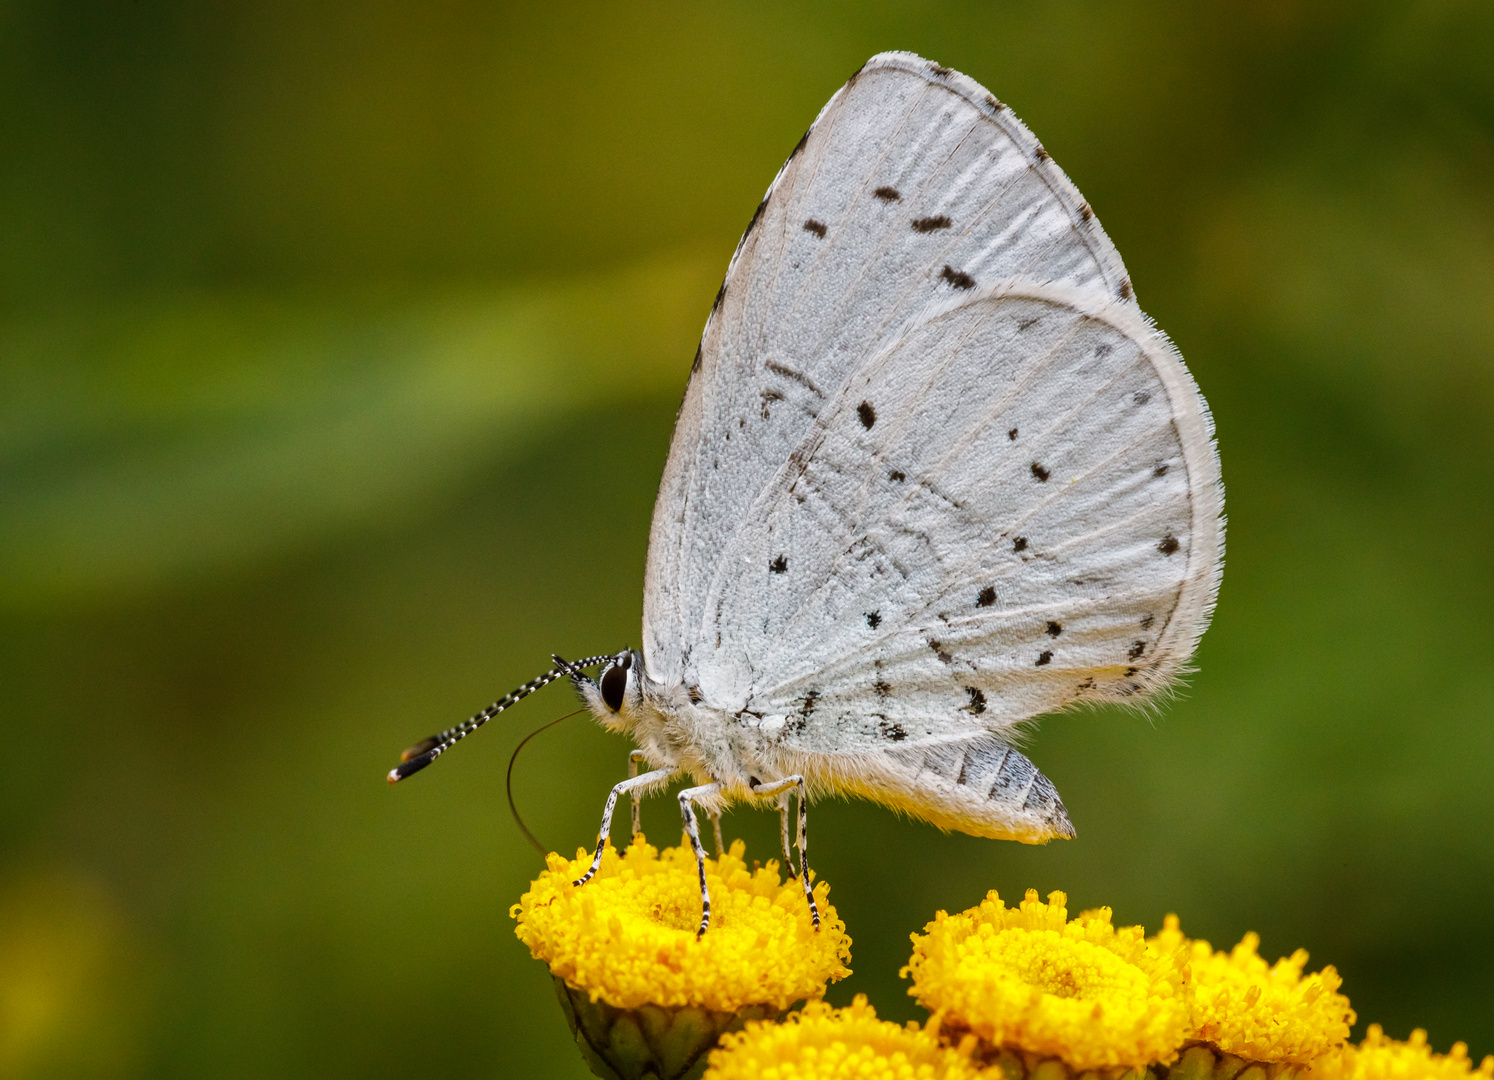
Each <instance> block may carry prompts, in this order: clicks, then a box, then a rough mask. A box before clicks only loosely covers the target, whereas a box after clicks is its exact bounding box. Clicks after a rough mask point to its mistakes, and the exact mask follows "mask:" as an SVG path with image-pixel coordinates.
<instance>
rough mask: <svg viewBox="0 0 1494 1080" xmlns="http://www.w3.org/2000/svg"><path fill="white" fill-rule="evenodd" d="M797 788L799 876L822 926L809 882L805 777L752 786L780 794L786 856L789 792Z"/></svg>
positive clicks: (758, 790)
mask: <svg viewBox="0 0 1494 1080" xmlns="http://www.w3.org/2000/svg"><path fill="white" fill-rule="evenodd" d="M794 788H797V789H798V791H797V794H798V796H799V877H800V879H801V880H802V881H803V882H804V899H805V900H808V901H809V916H810V918H811V919H813V920H814V928H815V929H816V930H818V929H819V928H820V906H819V905H818V904H816V903H815V902H814V889H813V888H812V887H811V886H810V884H809V800H808V799H807V798H806V797H805V796H806V791H805V788H804V777H802V776H799V775H797V774H795V775H794V776H785V777H784V778H783V779H782V780H779V781H776V782H775V783H772V784H763V783H757V784H754V785H753V786H752V791H753V793H754V794H757V795H763V796H767V795H778V796H780V799H779V802H778V806H779V808H780V811H781V814H782V816H781V818H780V819H779V820H780V821H781V822H782V827H783V847H784V856H785V858H787V855H788V798H787V796H788V793H789V791H790V790H791V789H794Z"/></svg>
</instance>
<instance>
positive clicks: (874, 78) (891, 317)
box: [644, 53, 1131, 683]
mask: <svg viewBox="0 0 1494 1080" xmlns="http://www.w3.org/2000/svg"><path fill="white" fill-rule="evenodd" d="M1013 275H1027V276H1029V277H1033V278H1036V279H1039V280H1048V281H1054V282H1058V283H1061V284H1065V285H1069V286H1072V287H1075V288H1080V289H1088V290H1090V291H1092V292H1094V293H1095V294H1096V295H1102V296H1106V297H1117V298H1121V299H1125V298H1128V297H1129V296H1130V291H1131V286H1130V282H1129V279H1128V278H1127V276H1126V272H1125V268H1124V266H1123V265H1122V264H1121V260H1120V257H1119V256H1118V255H1117V254H1116V252H1115V249H1114V247H1113V246H1112V245H1111V244H1110V241H1109V240H1108V239H1107V238H1106V236H1105V234H1104V232H1103V230H1102V229H1101V228H1100V225H1099V222H1098V221H1097V220H1096V219H1095V217H1094V215H1093V213H1092V212H1091V211H1090V209H1089V206H1088V204H1087V203H1085V202H1084V200H1083V198H1082V197H1081V196H1080V194H1079V192H1078V191H1077V190H1076V189H1075V188H1074V186H1073V184H1071V183H1070V182H1069V180H1068V178H1067V177H1065V176H1064V174H1063V172H1062V171H1061V170H1060V169H1059V168H1058V167H1057V166H1056V165H1055V164H1053V162H1052V161H1051V160H1050V159H1049V157H1048V155H1047V153H1046V152H1045V151H1044V150H1043V149H1042V147H1041V146H1040V145H1039V143H1038V142H1037V140H1036V139H1035V138H1033V136H1032V134H1031V132H1029V131H1028V130H1027V129H1026V128H1025V127H1024V126H1023V125H1022V124H1021V122H1020V121H1018V120H1017V119H1016V118H1015V117H1014V116H1012V114H1011V112H1010V111H1009V110H1007V109H1006V108H1005V107H1004V106H1003V105H1001V103H1000V102H998V101H997V100H996V99H995V98H994V97H992V96H991V95H990V94H989V93H987V92H986V91H985V89H984V88H982V87H981V86H980V85H979V84H977V83H975V82H974V81H973V80H971V79H968V78H966V77H965V76H963V75H960V74H959V73H957V72H953V71H951V70H949V69H947V68H942V67H940V66H938V65H936V64H932V63H929V62H928V61H926V60H922V59H920V58H919V57H916V56H913V55H911V54H908V53H886V54H883V55H881V56H877V57H874V58H873V59H872V60H871V61H869V62H868V63H867V64H866V66H865V67H863V68H862V69H861V71H859V72H858V73H857V74H856V75H855V76H853V77H852V79H851V80H850V82H848V83H847V84H846V85H845V86H844V87H843V88H842V89H841V90H840V91H839V92H838V93H837V94H836V95H835V96H834V97H833V98H832V99H831V100H830V102H829V104H827V105H826V106H825V108H824V110H823V111H822V112H821V114H820V116H819V118H818V119H817V120H816V121H815V123H814V125H813V126H812V127H811V128H810V129H809V131H808V132H807V133H806V134H805V137H804V139H803V140H801V142H800V144H799V146H798V147H797V148H796V149H795V151H794V153H793V154H792V155H791V156H790V158H789V160H788V162H787V163H786V164H785V165H784V167H783V169H782V170H781V171H780V173H779V175H778V177H777V179H776V180H774V182H773V185H772V186H771V187H770V188H769V190H768V194H767V196H766V197H765V198H764V199H763V202H762V204H761V205H760V206H759V207H758V210H757V213H756V214H755V215H754V216H753V219H752V223H751V224H750V225H749V226H748V228H747V231H746V233H745V234H744V235H743V237H742V241H741V243H740V244H739V245H738V248H737V252H736V254H735V256H734V257H733V259H732V262H731V265H730V267H729V268H728V270H727V274H726V280H725V282H724V283H723V285H722V288H721V292H720V293H719V294H718V295H717V298H716V304H715V306H714V307H713V309H712V313H711V316H710V319H709V320H708V322H707V324H706V330H705V334H704V336H703V338H702V341H701V346H700V351H699V353H698V354H697V357H696V363H695V365H694V368H693V370H692V375H691V379H690V384H689V387H688V389H687V390H686V394H685V400H684V402H683V404H682V406H681V409H680V415H679V419H678V422H677V425H676V429H675V435H674V441H673V443H672V444H671V447H670V453H669V459H668V462H667V464H666V466H665V472H664V478H663V481H662V483H661V485H660V489H659V498H658V502H657V504H656V507H655V512H654V522H653V530H652V533H651V535H650V540H649V559H648V572H647V580H646V587H645V596H644V655H645V658H646V663H647V667H648V671H649V674H650V675H651V676H652V677H653V678H655V679H657V680H661V681H665V682H668V683H676V682H679V681H686V682H690V683H695V682H698V672H697V671H696V669H695V658H696V656H697V653H698V650H699V649H701V648H702V647H707V646H708V647H710V648H714V647H715V633H716V631H715V630H714V629H709V628H708V626H707V624H708V623H711V624H712V625H713V626H714V625H716V624H718V623H719V620H717V619H716V618H715V616H714V614H713V613H711V612H709V611H708V610H707V605H706V597H707V594H708V593H709V592H710V589H711V583H712V580H713V579H714V578H715V576H716V574H717V571H718V569H719V566H720V556H721V552H722V551H723V550H724V549H725V547H726V546H727V544H728V543H730V542H731V539H732V537H733V536H734V535H735V533H736V532H737V530H738V529H739V528H741V527H742V526H743V525H744V524H745V523H746V520H747V515H748V511H749V508H750V507H751V506H752V505H753V503H754V502H755V501H756V500H757V499H758V497H759V496H760V494H761V493H762V491H763V489H764V487H765V486H766V485H767V484H768V483H769V482H770V481H771V479H772V478H773V476H774V474H775V473H776V471H777V470H778V469H779V467H780V466H781V465H782V464H783V462H784V461H785V460H786V459H787V457H788V455H789V454H790V453H791V452H792V451H793V450H794V448H795V447H796V446H798V445H799V443H800V442H801V441H802V439H803V437H804V434H805V432H806V431H807V430H808V428H809V426H810V425H811V424H812V423H813V422H814V420H815V418H816V417H817V416H818V415H819V413H820V412H821V410H822V409H823V408H824V407H825V405H826V404H827V402H828V401H829V400H830V399H831V396H832V395H833V394H834V393H835V392H836V391H837V389H838V388H839V387H840V386H841V384H842V383H843V381H844V380H845V378H846V377H847V375H848V373H849V372H850V371H851V369H852V368H853V367H854V366H855V365H856V364H858V363H861V362H863V361H865V359H866V358H867V357H868V356H870V355H872V354H873V353H874V352H876V350H877V348H878V347H879V346H880V345H882V344H883V343H884V342H885V341H886V340H887V339H888V338H889V337H890V336H891V335H892V334H893V333H894V332H895V331H896V330H897V329H898V328H899V327H901V326H902V325H903V324H904V323H906V322H907V321H908V320H909V318H911V317H912V316H913V315H914V314H916V313H917V312H918V311H920V310H922V309H923V308H924V307H925V306H927V305H928V304H929V303H931V302H937V301H939V300H941V299H945V298H948V297H951V296H958V295H960V294H962V293H967V292H969V291H971V290H973V289H975V288H976V287H977V286H979V285H980V284H984V283H989V282H993V281H996V280H1000V279H1003V278H1006V277H1010V276H1013Z"/></svg>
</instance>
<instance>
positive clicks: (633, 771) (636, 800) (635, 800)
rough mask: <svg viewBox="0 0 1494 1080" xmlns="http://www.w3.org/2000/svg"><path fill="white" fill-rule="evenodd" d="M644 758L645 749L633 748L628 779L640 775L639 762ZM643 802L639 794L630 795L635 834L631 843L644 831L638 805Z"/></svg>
mask: <svg viewBox="0 0 1494 1080" xmlns="http://www.w3.org/2000/svg"><path fill="white" fill-rule="evenodd" d="M642 760H643V751H642V750H633V751H631V752H630V753H629V754H628V779H629V780H631V779H633V777H635V776H637V775H638V763H639V762H640V761H642ZM642 802H643V799H642V798H641V797H639V796H637V795H632V794H630V795H629V796H628V807H629V808H630V809H631V810H632V811H633V835H632V837H631V838H630V839H629V840H628V843H630V844H631V843H633V842H634V841H635V840H637V839H638V834H639V833H641V832H642V831H643V825H642V823H641V822H640V821H639V820H638V807H639V804H640V803H642Z"/></svg>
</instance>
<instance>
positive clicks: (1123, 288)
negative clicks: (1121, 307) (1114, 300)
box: [1115, 278, 1133, 300]
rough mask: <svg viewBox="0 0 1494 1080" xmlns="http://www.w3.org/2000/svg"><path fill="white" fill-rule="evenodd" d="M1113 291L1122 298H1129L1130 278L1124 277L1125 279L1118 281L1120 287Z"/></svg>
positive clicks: (1130, 290) (1130, 291)
mask: <svg viewBox="0 0 1494 1080" xmlns="http://www.w3.org/2000/svg"><path fill="white" fill-rule="evenodd" d="M1115 291H1116V293H1117V295H1119V296H1120V298H1121V299H1122V300H1129V299H1131V293H1132V291H1133V290H1132V289H1131V279H1130V278H1126V280H1125V281H1122V282H1121V283H1120V288H1118V289H1116V290H1115Z"/></svg>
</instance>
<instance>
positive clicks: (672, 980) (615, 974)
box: [509, 836, 851, 1012]
mask: <svg viewBox="0 0 1494 1080" xmlns="http://www.w3.org/2000/svg"><path fill="white" fill-rule="evenodd" d="M744 851H745V848H744V847H743V845H742V842H741V841H737V842H735V843H733V844H732V845H731V850H730V851H729V852H728V853H726V854H725V855H722V856H721V857H720V858H718V859H707V860H706V880H707V883H708V885H709V887H710V890H711V928H710V930H709V932H707V933H706V934H705V935H704V936H703V937H701V938H699V939H697V938H696V928H697V927H698V926H699V925H700V883H699V878H698V877H697V874H696V865H695V856H694V854H693V853H692V852H691V851H690V849H689V847H688V846H686V845H684V844H682V845H681V846H679V847H675V848H667V849H665V850H664V851H659V850H658V849H657V848H654V847H653V846H651V845H650V844H648V843H647V842H646V841H645V840H644V838H643V837H642V836H640V837H638V839H637V841H636V842H635V843H633V844H632V845H631V846H630V847H629V848H628V850H627V852H626V853H624V854H621V855H620V854H618V852H617V851H616V850H614V849H613V848H612V847H610V846H609V847H608V848H607V849H606V851H604V852H603V854H602V866H601V869H600V871H599V872H598V873H597V875H596V877H594V878H593V879H592V880H591V881H589V882H587V883H586V884H585V885H583V886H581V887H579V888H577V887H576V886H574V885H572V884H571V883H572V882H573V881H575V880H576V879H577V878H579V877H580V876H581V875H582V873H584V872H585V870H586V868H587V867H588V866H589V865H590V863H591V857H590V855H588V854H587V853H586V852H585V851H578V852H577V855H576V858H575V859H574V860H568V859H566V858H565V857H564V856H561V855H556V854H551V855H550V856H549V859H548V860H547V863H548V866H547V869H546V870H545V872H544V873H543V874H541V875H540V876H539V877H538V878H537V879H535V881H534V883H533V884H532V885H531V887H530V890H529V891H528V892H527V893H525V894H524V895H523V897H522V898H521V899H520V901H519V903H518V904H516V905H514V907H513V908H512V909H511V910H510V912H509V914H510V915H512V916H513V917H514V918H515V919H517V920H518V923H519V925H518V927H517V928H516V930H515V933H516V934H517V935H518V937H519V940H521V941H523V942H524V944H525V945H527V946H529V951H530V952H531V953H533V954H534V956H535V957H536V958H537V959H539V960H543V961H544V962H545V963H546V964H547V965H548V966H549V968H550V971H551V973H552V974H553V975H555V976H557V977H558V978H561V979H564V980H565V981H566V983H568V984H569V985H571V986H573V987H576V988H577V989H579V990H583V991H585V992H586V993H587V994H588V995H589V996H590V998H591V1000H592V1001H604V1002H606V1003H607V1004H609V1005H614V1006H617V1007H618V1008H623V1009H632V1008H636V1007H638V1006H641V1005H644V1004H653V1005H660V1006H665V1007H677V1006H698V1007H701V1008H705V1009H710V1010H713V1011H717V1012H737V1011H740V1010H741V1009H742V1008H744V1007H746V1006H749V1005H766V1006H770V1007H772V1008H773V1009H775V1010H782V1009H785V1008H787V1007H788V1006H789V1005H791V1004H793V1003H794V1002H796V1001H802V1000H804V999H806V998H808V999H816V998H819V997H821V996H823V995H824V992H825V986H826V984H827V983H829V982H833V981H835V980H837V979H842V978H844V977H845V976H847V975H849V974H850V971H849V970H848V969H847V968H846V966H845V965H846V962H847V961H848V960H849V959H850V945H851V939H850V938H849V937H847V936H846V932H845V924H844V923H843V922H841V920H840V918H839V916H837V915H836V912H835V908H834V907H832V906H831V905H830V903H829V901H828V899H827V896H828V893H829V886H828V885H826V884H825V883H824V882H821V883H819V884H818V885H816V886H815V899H816V900H817V902H818V903H819V907H820V921H821V928H820V930H819V931H818V932H817V931H816V930H815V929H814V926H813V925H812V923H811V922H810V916H809V906H808V904H807V903H806V902H805V899H804V889H803V886H801V885H800V884H799V882H798V881H795V880H793V879H789V880H788V881H781V880H780V879H779V875H778V866H777V863H776V862H769V863H768V865H767V866H765V867H760V868H758V869H756V870H749V869H748V868H747V866H746V865H745V863H744V860H743V854H744Z"/></svg>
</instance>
